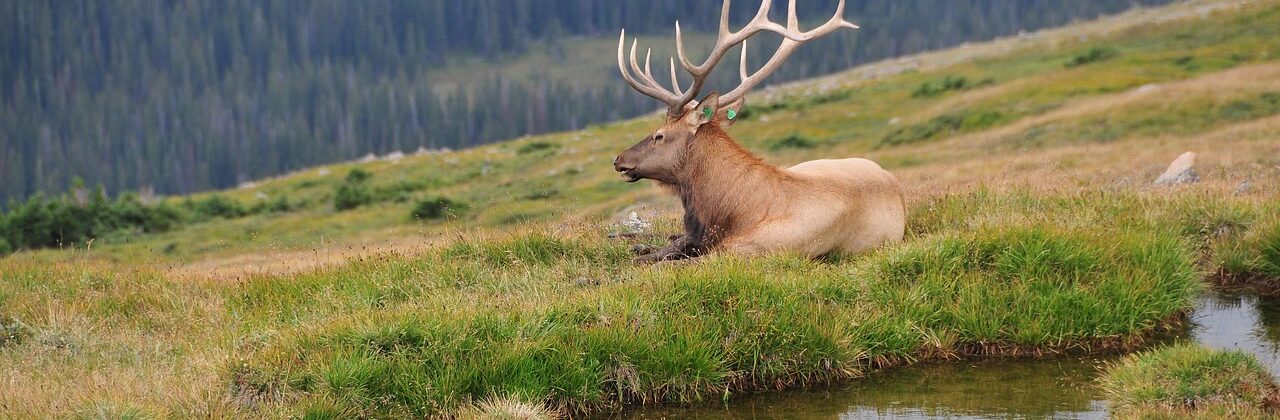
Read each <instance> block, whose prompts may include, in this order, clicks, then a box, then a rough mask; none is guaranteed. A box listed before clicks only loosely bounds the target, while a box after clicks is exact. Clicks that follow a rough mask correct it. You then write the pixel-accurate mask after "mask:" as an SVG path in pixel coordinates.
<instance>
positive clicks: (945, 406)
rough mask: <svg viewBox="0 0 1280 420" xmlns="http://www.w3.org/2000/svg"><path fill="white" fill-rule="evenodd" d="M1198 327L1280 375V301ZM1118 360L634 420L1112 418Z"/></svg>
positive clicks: (1235, 304)
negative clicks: (1112, 371)
mask: <svg viewBox="0 0 1280 420" xmlns="http://www.w3.org/2000/svg"><path fill="white" fill-rule="evenodd" d="M1191 321H1192V326H1191V328H1189V329H1188V331H1187V332H1186V333H1185V334H1184V335H1182V336H1180V337H1176V338H1174V341H1178V340H1195V341H1197V342H1199V343H1202V344H1204V345H1207V346H1209V347H1213V348H1221V349H1238V350H1243V351H1246V352H1249V353H1253V354H1254V355H1256V356H1257V357H1258V360H1259V361H1260V362H1262V364H1263V365H1264V366H1266V367H1268V368H1269V369H1270V370H1271V372H1272V373H1273V374H1276V375H1277V376H1280V300H1278V299H1260V298H1258V297H1256V296H1252V295H1239V294H1210V295H1207V296H1204V297H1203V298H1201V299H1200V300H1199V301H1198V302H1197V305H1196V309H1195V311H1194V312H1193V315H1192V316H1191ZM1109 360H1113V357H1107V356H1102V357H1082V358H1081V357H1074V358H1058V359H1051V360H1038V361H1015V360H989V361H982V362H965V363H944V364H926V365H918V366H912V367H908V368H902V369H894V370H890V371H888V372H884V373H881V374H876V375H873V376H871V377H868V378H866V379H863V380H859V381H856V382H855V383H853V384H849V385H844V386H838V387H832V388H828V389H821V390H808V391H795V392H784V393H766V394H761V395H758V396H751V397H744V398H738V399H734V400H733V401H731V402H730V403H729V404H727V405H712V406H704V407H692V408H659V409H645V410H637V411H633V412H629V413H626V414H625V415H623V416H621V417H623V418H631V419H658V418H692V419H712V418H715V419H720V418H728V419H774V418H777V419H782V418H787V419H796V418H799V419H829V418H851V419H853V418H881V417H892V418H949V419H952V418H993V417H994V418H1105V417H1106V414H1107V411H1106V406H1107V405H1106V402H1105V401H1103V400H1102V397H1101V395H1100V394H1099V391H1098V390H1097V388H1096V387H1095V386H1094V380H1095V379H1096V378H1097V375H1098V374H1099V366H1100V365H1101V364H1103V363H1105V362H1107V361H1109Z"/></svg>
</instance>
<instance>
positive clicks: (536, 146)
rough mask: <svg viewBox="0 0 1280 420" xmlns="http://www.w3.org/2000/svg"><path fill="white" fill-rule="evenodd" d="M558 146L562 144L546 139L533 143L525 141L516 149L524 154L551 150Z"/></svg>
mask: <svg viewBox="0 0 1280 420" xmlns="http://www.w3.org/2000/svg"><path fill="white" fill-rule="evenodd" d="M558 147H560V145H558V144H555V143H549V142H545V141H535V142H532V143H525V144H523V145H520V148H518V149H516V153H519V154H522V155H523V154H527V153H533V152H539V151H543V150H551V149H555V148H558Z"/></svg>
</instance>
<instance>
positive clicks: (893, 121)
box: [889, 117, 902, 125]
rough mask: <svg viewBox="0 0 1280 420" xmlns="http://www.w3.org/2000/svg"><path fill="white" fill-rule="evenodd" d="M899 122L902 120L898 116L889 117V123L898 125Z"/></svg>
mask: <svg viewBox="0 0 1280 420" xmlns="http://www.w3.org/2000/svg"><path fill="white" fill-rule="evenodd" d="M900 122H902V120H901V119H899V118H898V117H893V118H890V119H889V125H898V123H900Z"/></svg>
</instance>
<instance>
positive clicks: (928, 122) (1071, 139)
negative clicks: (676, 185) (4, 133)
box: [0, 0, 1280, 418]
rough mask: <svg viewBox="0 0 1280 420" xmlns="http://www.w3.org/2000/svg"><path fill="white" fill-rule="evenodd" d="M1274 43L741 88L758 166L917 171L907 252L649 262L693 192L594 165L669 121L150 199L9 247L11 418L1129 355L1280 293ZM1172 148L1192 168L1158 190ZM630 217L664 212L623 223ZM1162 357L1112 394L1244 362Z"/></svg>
mask: <svg viewBox="0 0 1280 420" xmlns="http://www.w3.org/2000/svg"><path fill="white" fill-rule="evenodd" d="M1278 60H1280V2H1275V1H1251V2H1244V1H1227V0H1220V1H1218V0H1215V1H1195V2H1188V3H1180V4H1176V5H1172V6H1167V7H1161V8H1156V9H1147V10H1138V11H1134V12H1130V13H1127V14H1125V15H1121V16H1117V17H1111V18H1105V19H1102V20H1099V21H1095V22H1084V23H1078V24H1074V25H1071V26H1068V27H1064V28H1059V29H1053V30H1046V31H1041V32H1035V33H1030V34H1025V35H1022V36H1018V37H1014V38H1009V39H1001V40H996V41H993V42H989V43H983V44H973V45H965V46H961V47H958V48H956V49H951V50H946V51H939V52H934V53H927V54H922V55H917V56H910V57H904V58H901V59H896V60H890V61H886V62H880V63H874V64H870V65H867V66H863V67H859V68H855V69H852V70H850V71H848V72H845V73H841V74H837V75H833V76H828V77H823V78H819V79H813V80H809V81H804V82H799V83H794V84H789V85H784V86H780V87H776V88H771V89H768V90H765V91H763V92H759V93H757V94H755V95H750V96H748V102H749V103H748V108H747V110H746V112H745V113H744V114H745V115H744V117H743V118H744V119H743V120H742V121H741V122H739V123H737V124H735V125H734V127H733V128H732V129H731V131H730V132H731V134H733V135H734V136H736V138H737V139H738V140H740V141H741V142H742V143H743V144H744V145H745V146H746V147H747V148H749V149H750V150H753V151H756V152H758V153H760V154H762V155H763V156H764V157H765V158H766V160H768V161H769V162H771V163H776V164H779V165H786V164H792V163H797V162H801V161H804V160H809V159H814V158H818V157H831V156H865V157H868V158H871V159H873V160H876V161H878V162H880V163H881V164H882V165H884V166H885V167H886V168H887V169H889V170H890V171H891V172H893V173H894V174H895V175H897V176H898V177H899V179H901V180H902V181H903V183H904V184H905V185H906V186H907V190H908V193H907V201H908V208H909V215H908V239H907V240H906V241H905V242H904V243H903V244H900V245H895V246H891V247H886V248H884V249H881V250H878V251H876V252H873V253H870V254H867V255H860V256H835V257H832V258H827V259H823V260H819V261H809V260H805V259H801V258H798V257H795V256H788V255H777V256H771V257H765V258H756V259H739V258H734V257H715V258H711V259H709V260H706V261H702V262H699V263H696V264H676V265H671V266H662V267H649V266H636V265H633V264H632V263H631V258H632V253H631V248H632V246H634V245H641V244H647V245H653V244H658V243H660V242H661V241H662V240H663V239H665V236H666V235H667V234H670V233H675V232H676V230H677V224H676V220H677V218H678V205H677V203H676V202H675V200H674V199H673V198H672V197H669V196H667V195H665V194H664V193H663V192H661V191H660V190H658V189H657V188H654V187H652V186H648V185H644V184H643V183H641V184H626V183H623V182H622V181H621V180H620V179H618V177H617V175H616V174H615V173H613V171H612V170H611V168H610V166H609V162H610V159H611V157H612V156H613V155H614V154H615V153H617V152H618V151H620V150H622V149H623V148H625V147H627V146H629V145H630V144H631V143H633V142H635V141H637V140H639V139H640V138H642V137H643V136H644V135H645V133H647V132H648V131H649V130H651V129H652V128H653V127H655V126H656V125H657V123H658V121H659V117H658V116H657V114H654V115H653V116H649V117H643V118H639V119H635V120H630V121H623V122H618V123H613V124H608V125H602V126H598V127H592V128H589V129H587V130H583V131H578V132H569V133H558V134H551V135H545V136H537V137H532V138H522V139H515V140H512V141H510V142H506V143H501V144H497V145H493V146H487V147H481V148H476V149H468V150H461V151H447V152H431V153H423V154H415V155H410V156H404V157H389V158H383V159H376V160H374V161H369V162H350V163H344V164H336V165H329V166H326V167H323V168H315V169H311V170H307V171H303V172H299V173H297V174H293V175H289V176H284V177H280V178H276V179H270V180H261V181H259V182H256V183H253V184H251V185H246V186H244V187H242V188H239V189H235V190H228V191H220V192H213V193H206V194H198V195H195V196H192V197H168V198H160V199H158V201H156V202H148V203H146V204H139V205H144V206H169V207H171V208H173V209H176V210H174V211H175V212H176V213H175V214H177V216H175V217H174V218H173V223H172V225H171V226H167V227H165V228H164V229H158V228H157V229H148V228H143V227H138V226H129V225H127V224H121V225H111V226H108V227H109V228H110V229H111V232H108V234H104V235H102V236H100V237H96V238H95V240H94V241H93V242H92V243H88V242H87V241H69V242H63V243H58V244H57V245H56V246H53V247H52V248H36V247H28V248H26V249H18V248H22V247H14V248H15V249H16V253H14V254H11V255H9V256H7V257H3V259H0V267H2V268H3V270H2V274H0V387H3V389H4V390H5V392H0V412H2V413H4V414H5V415H7V416H14V417H49V416H83V417H193V416H245V417H290V416H300V415H305V416H307V417H313V418H330V417H332V418H345V417H352V416H364V417H397V418H401V417H423V416H441V417H449V416H462V417H467V416H472V415H476V416H485V415H491V414H501V413H502V412H509V413H520V412H527V413H532V414H535V415H542V414H547V415H550V414H561V415H566V414H583V413H601V412H610V411H613V410H619V409H627V408H628V407H633V406H635V405H643V404H685V403H692V402H697V401H707V400H720V399H725V400H730V401H731V400H732V399H733V398H734V397H735V396H738V395H742V394H745V393H751V392H766V391H768V390H776V389H784V388H790V387H802V386H819V385H823V384H828V383H833V382H838V381H848V380H857V378H858V377H861V376H864V375H866V374H868V373H869V372H873V371H876V370H882V369H891V368H894V367H897V366H903V365H907V364H912V363H918V362H921V361H946V360H956V359H963V358H976V357H1053V356H1054V355H1059V354H1064V353H1082V352H1128V351H1136V350H1142V349H1145V348H1146V347H1147V346H1148V345H1150V344H1151V343H1153V342H1155V341H1157V340H1156V339H1157V338H1158V337H1159V336H1161V335H1162V334H1164V333H1167V332H1169V331H1173V330H1176V329H1178V328H1181V327H1182V326H1183V324H1184V323H1185V321H1186V315H1187V311H1188V310H1189V309H1190V308H1191V304H1192V302H1193V300H1194V299H1195V297H1196V296H1198V295H1199V294H1200V293H1201V292H1202V291H1204V290H1205V289H1207V288H1253V289H1255V290H1259V291H1262V292H1268V293H1269V292H1274V291H1275V290H1277V285H1280V61H1278ZM1185 151H1195V152H1196V153H1198V155H1199V159H1198V163H1197V166H1196V171H1197V172H1198V173H1199V174H1200V176H1201V178H1202V179H1203V180H1202V181H1201V182H1199V183H1196V184H1190V185H1180V186H1173V187H1159V186H1153V185H1151V181H1152V180H1153V179H1154V178H1155V177H1156V176H1157V175H1159V174H1160V172H1162V171H1163V170H1164V168H1165V166H1167V165H1168V163H1169V161H1171V160H1172V159H1173V158H1175V157H1177V156H1178V155H1179V154H1181V153H1182V152H1185ZM66 200H70V201H68V202H69V203H73V202H74V200H72V199H71V198H67V199H66ZM279 203H283V204H279ZM68 205H72V206H74V204H68ZM225 208H231V209H237V208H238V209H242V210H241V211H234V210H233V211H226V210H225ZM218 209H223V210H218ZM103 211H106V210H103ZM631 212H636V213H637V214H638V215H640V216H641V217H643V218H644V219H646V220H651V221H653V222H654V223H655V225H656V227H655V228H654V229H653V230H652V231H651V232H648V233H647V234H642V235H638V236H635V237H625V238H622V239H617V238H612V237H611V236H615V235H611V233H617V232H618V231H619V229H621V228H620V227H618V226H616V225H615V224H614V221H616V220H618V219H621V218H623V217H626V216H628V215H629V214H630V213H631ZM9 217H12V216H9ZM12 220H13V219H9V220H8V221H9V222H12ZM24 226H25V225H24ZM0 231H3V230H0ZM58 248H61V249H58ZM1160 351H1162V350H1156V352H1155V353H1142V354H1141V356H1134V358H1135V359H1134V360H1137V358H1138V357H1146V358H1149V359H1159V360H1157V362H1150V363H1145V364H1142V365H1141V367H1144V368H1145V369H1146V370H1145V371H1144V372H1145V373H1143V372H1132V371H1125V370H1124V369H1125V366H1127V365H1124V364H1121V365H1118V366H1117V367H1113V369H1115V371H1114V372H1112V374H1111V375H1110V376H1108V378H1109V379H1105V380H1104V382H1103V384H1102V386H1103V388H1104V389H1106V390H1107V391H1108V393H1109V395H1112V398H1113V399H1114V400H1116V401H1125V402H1124V403H1123V404H1122V405H1121V406H1120V409H1122V410H1124V409H1127V408H1125V407H1129V406H1131V405H1132V406H1135V407H1136V406H1139V405H1142V404H1145V403H1147V402H1149V401H1152V400H1160V401H1176V400H1177V399H1176V398H1172V397H1170V398H1164V397H1165V396H1164V395H1163V394H1160V395H1161V398H1163V399H1161V398H1154V397H1149V395H1152V392H1151V391H1142V390H1137V391H1134V390H1133V388H1134V386H1133V385H1132V384H1133V383H1134V382H1153V381H1154V380H1148V379H1142V378H1143V377H1142V376H1141V375H1158V374H1159V373H1160V372H1169V371H1172V368H1171V367H1169V365H1171V364H1172V365H1177V364H1178V363H1191V362H1185V361H1186V360H1193V361H1195V362H1196V363H1205V364H1207V365H1208V366H1210V367H1221V366H1228V367H1230V366H1237V367H1235V368H1237V369H1244V370H1250V369H1252V367H1251V366H1250V365H1248V363H1249V362H1248V361H1247V360H1245V361H1239V360H1237V359H1238V358H1237V357H1234V356H1232V357H1228V358H1226V359H1221V358H1219V359H1214V358H1212V357H1210V356H1208V355H1205V354H1193V353H1194V352H1193V350H1185V349H1175V350H1163V351H1164V353H1159V352H1160ZM1152 355H1154V356H1152ZM1205 359H1209V361H1204V360H1205ZM1126 363H1129V364H1139V362H1137V361H1128V362H1126ZM1238 365H1241V366H1244V367H1238ZM1135 369H1136V368H1135ZM1215 369H1216V368H1215ZM1130 370H1134V369H1130ZM1209 370H1210V371H1212V370H1214V369H1209ZM1252 370H1256V369H1252ZM1200 371H1203V370H1199V371H1197V372H1200ZM1126 372H1127V373H1126ZM1152 372H1154V373H1152ZM1237 376H1238V375H1237ZM1263 376H1265V375H1263ZM1185 377H1186V376H1179V378H1185ZM1132 378H1138V379H1132ZM1206 381H1210V380H1201V381H1200V382H1206ZM1258 381H1259V383H1267V379H1266V378H1263V379H1258ZM1160 383H1162V384H1165V383H1167V384H1172V385H1169V386H1170V387H1177V386H1178V385H1177V384H1176V383H1175V382H1171V381H1166V382H1160ZM1269 386H1270V387H1271V388H1267V389H1270V390H1274V385H1269ZM1264 388H1266V387H1265V386H1264ZM1144 392H1145V393H1144ZM1135 395H1136V396H1135ZM1267 398H1269V397H1267V396H1256V395H1252V394H1250V395H1249V396H1247V398H1244V399H1242V400H1240V401H1234V402H1232V403H1231V404H1236V405H1239V406H1241V407H1247V409H1248V410H1255V411H1251V412H1255V413H1258V415H1263V414H1266V413H1268V411H1266V410H1269V409H1268V408H1266V407H1265V400H1267ZM1184 400H1185V399H1184ZM1128 401H1132V402H1128ZM1159 404H1164V403H1157V404H1156V405H1157V406H1158V408H1157V409H1160V410H1173V411H1170V412H1173V413H1183V414H1186V413H1185V412H1182V411H1177V410H1182V409H1184V408H1185V407H1175V406H1170V405H1167V404H1166V405H1159Z"/></svg>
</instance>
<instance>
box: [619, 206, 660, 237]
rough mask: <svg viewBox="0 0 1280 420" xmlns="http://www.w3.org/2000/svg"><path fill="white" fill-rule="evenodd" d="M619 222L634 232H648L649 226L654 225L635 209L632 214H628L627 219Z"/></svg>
mask: <svg viewBox="0 0 1280 420" xmlns="http://www.w3.org/2000/svg"><path fill="white" fill-rule="evenodd" d="M618 224H619V225H620V226H622V227H623V228H625V229H627V230H629V231H631V232H632V233H643V232H648V231H649V228H652V227H653V223H649V222H646V221H644V220H642V219H640V215H639V214H638V213H636V212H634V211H633V212H631V215H629V216H627V218H626V219H625V220H623V221H622V222H620V223H618Z"/></svg>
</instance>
